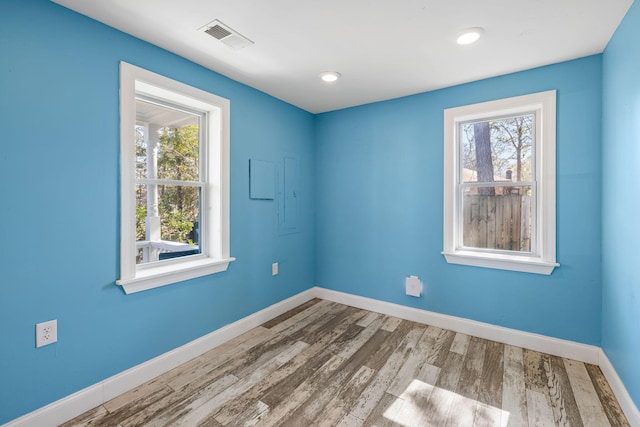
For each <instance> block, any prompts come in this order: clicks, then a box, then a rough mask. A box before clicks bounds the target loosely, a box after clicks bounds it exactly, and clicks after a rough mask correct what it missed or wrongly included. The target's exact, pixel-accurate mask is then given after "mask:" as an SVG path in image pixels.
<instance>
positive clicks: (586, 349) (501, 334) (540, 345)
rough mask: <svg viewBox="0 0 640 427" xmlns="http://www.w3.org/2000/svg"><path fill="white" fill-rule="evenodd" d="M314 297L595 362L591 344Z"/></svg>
mask: <svg viewBox="0 0 640 427" xmlns="http://www.w3.org/2000/svg"><path fill="white" fill-rule="evenodd" d="M315 296H316V297H317V298H322V299H326V300H329V301H334V302H339V303H341V304H346V305H350V306H353V307H358V308H362V309H365V310H370V311H375V312H377V313H382V314H388V315H390V316H395V317H399V318H401V319H406V320H411V321H413V322H418V323H424V324H427V325H433V326H437V327H439V328H444V329H450V330H452V331H455V332H461V333H463V334H467V335H473V336H475V337H478V338H484V339H488V340H491V341H497V342H501V343H504V344H510V345H514V346H517V347H523V348H528V349H530V350H536V351H540V352H543V353H548V354H553V355H554V356H560V357H567V358H569V359H574V360H579V361H581V362H586V363H591V364H596V365H597V364H598V356H599V352H600V347H596V346H593V345H586V344H580V343H576V342H573V341H567V340H561V339H558V338H552V337H547V336H544V335H539V334H534V333H531V332H523V331H519V330H516V329H510V328H504V327H502V326H496V325H491V324H489V323H482V322H477V321H475V320H469V319H463V318H461V317H455V316H449V315H446V314H440V313H434V312H432V311H427V310H421V309H418V308H412V307H407V306H404V305H399V304H393V303H390V302H385V301H379V300H375V299H371V298H366V297H361V296H357V295H351V294H346V293H343V292H337V291H332V290H330V289H324V288H317V287H316V288H315Z"/></svg>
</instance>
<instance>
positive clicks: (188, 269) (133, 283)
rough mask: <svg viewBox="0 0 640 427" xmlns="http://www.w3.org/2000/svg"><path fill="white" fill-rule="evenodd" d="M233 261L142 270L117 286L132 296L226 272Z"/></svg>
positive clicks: (203, 262) (220, 260) (174, 265)
mask: <svg viewBox="0 0 640 427" xmlns="http://www.w3.org/2000/svg"><path fill="white" fill-rule="evenodd" d="M232 261H235V258H232V257H230V258H225V259H216V260H213V259H211V258H205V259H198V260H193V261H187V262H183V263H180V264H179V265H176V264H169V265H160V266H158V267H153V268H147V269H144V270H140V271H138V272H137V273H136V274H137V275H136V277H134V278H131V279H120V280H117V281H116V284H117V285H119V286H122V288H123V289H124V292H125V293H126V294H132V293H135V292H141V291H146V290H148V289H153V288H158V287H160V286H165V285H170V284H172V283H177V282H182V281H184V280H189V279H195V278H196V277H201V276H207V275H209V274H215V273H220V272H223V271H226V270H227V268H228V267H229V263H230V262H232Z"/></svg>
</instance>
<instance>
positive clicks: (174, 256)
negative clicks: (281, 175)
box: [116, 62, 234, 293]
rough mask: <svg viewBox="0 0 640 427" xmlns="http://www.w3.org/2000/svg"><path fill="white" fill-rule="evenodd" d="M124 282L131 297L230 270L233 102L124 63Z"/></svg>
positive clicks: (121, 93) (121, 117)
mask: <svg viewBox="0 0 640 427" xmlns="http://www.w3.org/2000/svg"><path fill="white" fill-rule="evenodd" d="M120 150H121V159H120V176H121V237H120V278H119V280H117V281H116V283H117V284H118V285H121V286H122V287H123V288H124V290H125V292H126V293H132V292H139V291H143V290H146V289H151V288H155V287H158V286H164V285H168V284H171V283H175V282H179V281H183V280H188V279H193V278H195V277H200V276H204V275H208V274H213V273H218V272H221V271H225V270H226V269H227V267H228V265H229V263H230V262H231V261H233V260H234V258H232V257H230V255H229V101H228V100H227V99H224V98H221V97H219V96H216V95H213V94H211V93H208V92H205V91H202V90H200V89H197V88H194V87H192V86H188V85H186V84H184V83H180V82H177V81H175V80H172V79H169V78H167V77H163V76H161V75H158V74H155V73H152V72H150V71H147V70H144V69H142V68H139V67H135V66H133V65H130V64H127V63H125V62H121V63H120Z"/></svg>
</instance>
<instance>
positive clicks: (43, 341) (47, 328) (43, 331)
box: [36, 320, 58, 347]
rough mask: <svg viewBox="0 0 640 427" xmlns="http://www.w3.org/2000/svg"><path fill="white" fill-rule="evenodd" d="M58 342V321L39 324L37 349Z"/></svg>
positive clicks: (37, 327) (37, 326)
mask: <svg viewBox="0 0 640 427" xmlns="http://www.w3.org/2000/svg"><path fill="white" fill-rule="evenodd" d="M57 341H58V321H57V320H49V321H48V322H42V323H38V324H37V325H36V347H42V346H45V345H49V344H53V343H54V342H57Z"/></svg>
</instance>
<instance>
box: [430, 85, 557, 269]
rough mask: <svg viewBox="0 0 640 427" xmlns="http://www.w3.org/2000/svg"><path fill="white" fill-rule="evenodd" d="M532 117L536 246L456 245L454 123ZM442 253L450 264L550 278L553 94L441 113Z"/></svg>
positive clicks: (457, 167) (458, 211)
mask: <svg viewBox="0 0 640 427" xmlns="http://www.w3.org/2000/svg"><path fill="white" fill-rule="evenodd" d="M526 113H534V114H535V115H536V120H535V122H536V129H535V144H536V145H535V191H534V197H536V202H535V206H536V212H535V214H534V216H535V233H536V234H535V236H532V238H533V239H534V240H535V242H536V244H535V245H533V246H535V247H532V252H530V253H517V252H509V251H498V250H487V249H477V250H475V249H474V248H468V247H464V246H463V244H462V233H461V228H462V222H461V221H460V215H461V211H462V206H461V204H462V198H461V197H460V194H461V192H462V188H461V185H460V184H461V182H460V181H461V179H462V178H461V177H462V173H461V170H460V168H461V167H462V166H461V164H462V162H461V156H460V144H459V141H458V139H459V135H458V132H459V124H460V123H464V122H469V121H480V120H488V119H491V118H495V117H503V116H513V115H518V114H526ZM443 232H444V236H443V237H444V238H443V243H444V244H443V246H444V247H443V251H442V254H443V255H444V257H445V259H446V260H447V262H448V263H450V264H462V265H471V266H476V267H486V268H496V269H501V270H512V271H521V272H527V273H536V274H547V275H548V274H551V273H552V272H553V269H554V268H555V267H558V266H559V265H560V264H558V263H557V262H556V91H555V90H552V91H546V92H539V93H534V94H530V95H523V96H517V97H513V98H506V99H500V100H496V101H489V102H483V103H479V104H473V105H465V106H462V107H455V108H449V109H446V110H444V221H443Z"/></svg>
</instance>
